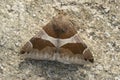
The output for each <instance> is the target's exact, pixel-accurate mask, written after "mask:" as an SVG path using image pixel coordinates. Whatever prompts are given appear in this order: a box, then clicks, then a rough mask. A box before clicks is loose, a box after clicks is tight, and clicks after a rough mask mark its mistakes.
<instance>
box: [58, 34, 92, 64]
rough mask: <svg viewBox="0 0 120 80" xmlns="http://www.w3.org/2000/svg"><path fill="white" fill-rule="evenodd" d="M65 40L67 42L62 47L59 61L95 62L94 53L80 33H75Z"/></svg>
mask: <svg viewBox="0 0 120 80" xmlns="http://www.w3.org/2000/svg"><path fill="white" fill-rule="evenodd" d="M64 41H65V40H64ZM65 42H67V43H65V44H64V45H62V46H61V47H60V57H59V58H58V61H60V62H64V63H65V62H66V63H77V64H85V63H88V62H91V63H93V62H94V59H93V55H92V53H91V52H90V50H89V48H88V47H87V45H86V44H85V43H84V42H83V40H82V39H81V38H80V36H79V34H76V35H74V36H73V37H71V38H69V39H67V40H66V41H65Z"/></svg>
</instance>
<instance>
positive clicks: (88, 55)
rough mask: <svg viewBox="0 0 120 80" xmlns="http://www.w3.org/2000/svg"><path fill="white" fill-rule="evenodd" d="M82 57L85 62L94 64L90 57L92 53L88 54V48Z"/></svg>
mask: <svg viewBox="0 0 120 80" xmlns="http://www.w3.org/2000/svg"><path fill="white" fill-rule="evenodd" d="M83 57H84V59H85V60H86V61H89V62H91V63H93V62H94V59H93V56H92V53H91V52H90V50H89V49H88V48H86V49H85V50H84V52H83Z"/></svg>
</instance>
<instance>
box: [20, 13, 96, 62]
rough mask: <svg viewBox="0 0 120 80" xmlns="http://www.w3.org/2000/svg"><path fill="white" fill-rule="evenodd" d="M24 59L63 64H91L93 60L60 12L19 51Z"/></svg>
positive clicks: (68, 21) (67, 17)
mask: <svg viewBox="0 0 120 80" xmlns="http://www.w3.org/2000/svg"><path fill="white" fill-rule="evenodd" d="M20 54H21V55H22V56H23V57H25V58H30V59H36V60H56V61H58V62H62V63H65V64H85V63H93V62H94V58H93V55H92V53H91V51H90V49H89V48H88V47H87V45H86V44H85V43H84V42H83V40H82V39H81V38H80V34H79V33H78V32H77V30H76V28H75V27H74V24H73V23H72V22H71V20H70V17H69V16H68V15H67V14H65V13H63V12H60V13H58V15H56V16H54V17H53V18H52V20H51V21H50V22H49V23H48V24H46V25H45V26H44V27H42V28H41V29H40V31H39V32H38V33H37V34H36V35H35V36H33V37H32V38H31V39H30V40H29V41H28V42H27V43H26V44H25V45H24V46H23V47H22V48H21V50H20Z"/></svg>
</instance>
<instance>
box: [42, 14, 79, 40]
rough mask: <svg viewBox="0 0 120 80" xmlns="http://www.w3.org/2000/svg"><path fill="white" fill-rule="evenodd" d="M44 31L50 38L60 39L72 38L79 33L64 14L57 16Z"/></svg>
mask: <svg viewBox="0 0 120 80" xmlns="http://www.w3.org/2000/svg"><path fill="white" fill-rule="evenodd" d="M43 29H44V31H45V32H46V33H47V34H48V35H49V36H51V37H54V38H60V39H66V38H70V37H72V36H74V35H75V34H76V33H77V30H76V29H75V27H74V25H73V23H72V22H71V21H70V19H69V18H68V17H67V16H66V15H64V14H60V15H58V16H55V17H54V18H53V20H52V21H51V22H49V23H48V24H47V25H46V26H44V27H43Z"/></svg>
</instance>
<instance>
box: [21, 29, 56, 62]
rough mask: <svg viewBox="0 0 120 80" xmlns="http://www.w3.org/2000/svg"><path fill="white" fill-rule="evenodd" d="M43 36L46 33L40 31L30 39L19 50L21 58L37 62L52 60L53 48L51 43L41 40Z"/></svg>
mask: <svg viewBox="0 0 120 80" xmlns="http://www.w3.org/2000/svg"><path fill="white" fill-rule="evenodd" d="M45 35H46V33H45V32H44V31H43V30H42V29H41V30H40V31H39V33H38V34H36V35H35V36H34V37H32V38H31V39H30V40H29V41H28V42H27V43H26V44H25V45H24V46H23V47H22V48H21V51H20V53H21V55H22V57H25V58H31V59H38V60H54V59H55V57H54V54H55V52H54V51H55V46H54V44H52V42H51V41H49V40H45V39H43V38H42V37H43V36H45ZM46 39H47V36H46Z"/></svg>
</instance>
